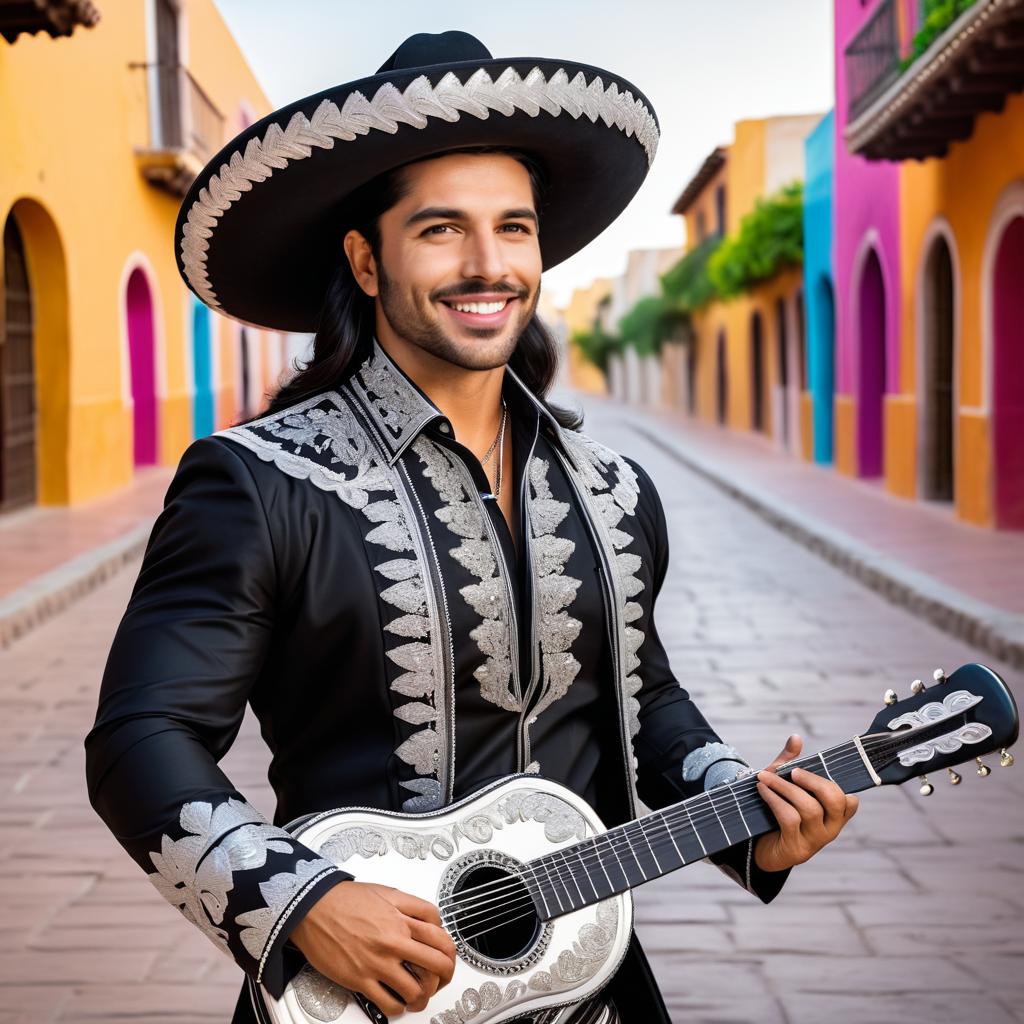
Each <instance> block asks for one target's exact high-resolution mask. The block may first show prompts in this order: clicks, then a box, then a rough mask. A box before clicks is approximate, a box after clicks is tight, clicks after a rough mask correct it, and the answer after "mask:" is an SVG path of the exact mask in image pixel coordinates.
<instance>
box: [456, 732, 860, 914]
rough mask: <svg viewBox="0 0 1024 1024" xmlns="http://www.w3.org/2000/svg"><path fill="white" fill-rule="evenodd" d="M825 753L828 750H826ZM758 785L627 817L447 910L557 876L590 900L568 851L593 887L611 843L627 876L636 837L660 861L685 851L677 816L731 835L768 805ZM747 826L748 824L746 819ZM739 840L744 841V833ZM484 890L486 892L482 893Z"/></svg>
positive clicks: (833, 770) (459, 898) (465, 908)
mask: <svg viewBox="0 0 1024 1024" xmlns="http://www.w3.org/2000/svg"><path fill="white" fill-rule="evenodd" d="M824 753H827V751H826V752H824ZM817 760H820V757H819V755H818V754H814V755H808V756H807V757H804V758H800V759H797V760H794V761H792V762H789V763H787V764H786V765H783V766H780V767H781V768H786V769H790V770H791V769H792V768H795V767H802V765H801V762H805V763H808V762H811V761H817ZM858 761H860V756H859V754H854V753H848V754H847V755H844V756H843V757H842V758H840V759H838V760H836V761H835V762H833V764H831V765H829V768H828V771H829V773H830V774H832V775H833V776H834V775H835V774H837V773H838V774H844V771H843V769H844V768H846V767H847V766H848V765H849V764H850V763H851V762H858ZM756 785H757V779H756V775H752V776H751V777H750V781H749V782H748V783H747V784H746V785H745V786H744V785H743V784H742V783H739V784H734V785H733V786H732V787H730V790H729V791H728V792H729V795H731V796H732V797H733V802H732V803H730V804H729V807H728V808H723V809H721V810H720V809H719V808H718V807H717V806H716V805H715V801H714V799H713V795H724V793H725V792H726V791H725V790H724V789H716V790H714V791H711V790H709V791H708V792H707V793H705V794H700V795H699V797H692V798H690V800H688V801H684V802H683V804H682V805H679V806H678V807H677V808H676V809H675V810H669V809H666V810H667V813H663V814H662V815H661V816H660V819H659V818H653V820H652V817H648V818H647V819H646V820H647V821H648V822H649V823H650V825H649V828H647V829H645V828H644V827H643V824H642V822H643V821H644V819H639V820H638V821H633V822H629V823H627V825H625V826H621V827H620V829H616V830H613V831H612V832H610V833H603V834H600V835H599V836H595V837H591V838H590V839H588V840H583V841H582V842H579V843H577V844H574V845H573V846H571V847H566V848H564V849H562V850H556V851H553V852H552V854H548V855H545V856H544V857H543V858H538V859H537V860H535V861H532V862H530V864H529V865H527V867H528V868H529V871H530V876H531V877H530V878H526V877H524V876H518V877H515V878H512V879H504V880H502V881H501V882H500V883H498V884H496V883H494V882H491V883H484V884H482V885H480V886H474V887H472V888H473V890H481V889H482V890H486V892H483V893H481V894H480V896H474V897H471V898H469V899H466V898H465V896H464V894H465V893H468V892H471V891H472V890H470V889H465V890H462V891H461V892H460V893H456V894H454V895H453V896H452V897H449V898H448V899H447V900H445V901H442V902H443V904H444V907H445V912H446V914H447V915H448V916H453V915H455V914H458V916H459V917H460V918H462V919H463V920H472V919H473V918H475V917H479V916H480V914H479V908H480V907H482V906H485V905H487V904H491V903H494V902H496V901H498V900H501V899H503V896H502V895H501V894H502V892H503V891H504V892H506V893H508V892H509V890H515V889H522V888H524V887H525V888H526V890H527V891H528V892H530V891H531V890H530V886H529V881H530V880H532V881H533V882H535V883H536V884H537V886H538V889H539V887H540V885H541V884H542V883H543V882H544V881H546V882H547V883H548V884H549V885H550V886H551V892H552V895H553V896H554V897H555V898H556V899H558V893H557V890H556V889H555V888H554V886H555V881H556V879H557V881H558V882H559V883H561V886H562V889H563V891H564V892H565V894H566V896H567V897H568V898H569V902H570V905H571V906H573V905H574V902H575V901H574V900H573V898H572V897H571V895H570V887H569V883H570V882H571V884H572V885H573V886H575V888H576V889H577V891H578V892H579V894H580V898H581V899H584V900H585V898H584V897H583V893H582V890H581V889H580V885H579V883H578V881H577V880H576V877H575V875H573V873H572V870H573V868H572V865H570V864H569V861H568V858H569V856H571V855H573V853H575V856H576V859H577V860H578V861H579V862H580V864H581V866H582V867H583V868H584V870H585V871H586V872H587V874H588V881H589V882H590V885H591V888H594V886H593V881H592V879H591V878H590V868H591V867H593V866H595V864H596V865H597V866H599V867H600V868H601V870H602V871H603V872H604V873H605V875H606V878H607V867H606V865H605V864H604V862H603V860H601V857H600V853H601V852H602V850H608V849H610V850H611V851H612V852H613V854H614V855H615V856H616V860H617V861H618V866H619V870H620V871H621V872H622V873H623V876H624V877H628V876H626V875H625V871H624V869H623V866H622V861H621V859H620V858H619V852H622V853H623V854H625V855H627V856H629V857H632V859H633V860H634V862H636V863H637V865H638V866H640V862H639V859H638V857H637V855H636V850H635V849H634V846H633V842H632V841H631V840H633V839H635V840H636V842H637V844H638V846H639V848H640V849H643V846H644V845H645V844H646V846H647V847H648V849H649V850H650V851H651V854H652V856H653V858H654V860H655V863H656V864H658V858H657V852H656V850H658V849H660V850H662V851H669V850H673V849H674V851H675V853H676V854H677V856H679V857H680V858H681V859H682V854H681V852H680V851H679V849H678V845H677V844H676V843H675V837H674V836H673V834H672V832H671V830H670V829H669V824H670V823H671V822H673V821H675V822H681V821H682V820H683V818H689V819H690V823H691V825H693V826H694V828H693V832H694V833H695V834H696V827H695V826H696V824H697V822H710V821H711V820H712V819H717V820H718V822H719V824H720V826H721V827H722V829H723V832H724V833H725V835H726V838H729V834H728V830H727V828H726V823H727V822H728V823H729V824H735V823H736V822H737V821H743V810H744V809H746V810H747V811H748V812H749V811H751V810H753V809H763V808H764V807H765V806H766V805H765V803H764V801H763V800H762V799H761V797H760V796H759V795H757V793H756ZM737 790H740V791H741V792H742V793H743V799H742V800H741V799H740V797H739V795H738V794H737ZM751 796H753V797H754V799H753V800H750V799H749V797H751ZM690 801H693V805H694V806H693V810H691V809H690V808H689V807H687V806H685V805H686V804H689V803H690ZM697 804H706V805H707V806H708V807H710V809H711V813H706V809H705V812H703V813H702V812H701V811H700V810H699V809H698V807H697ZM693 811H697V813H696V814H695V813H693ZM744 828H745V829H746V823H745V822H744ZM616 833H620V834H616ZM681 838H682V837H681ZM652 840H653V841H652ZM698 841H699V836H698ZM739 841H740V842H742V839H741V840H739ZM581 848H583V849H581ZM556 855H557V856H559V857H561V863H558V862H557V861H555V860H554V859H553V858H554V857H555V856H556ZM585 857H586V858H590V860H591V863H590V865H588V864H587V862H586V860H585ZM563 867H564V868H565V869H566V870H567V871H569V876H568V878H567V876H566V875H565V874H564V873H563V870H562V869H563ZM611 867H612V870H614V869H615V865H614V864H613V865H611ZM541 868H542V869H543V875H541V873H540V870H539V869H541ZM642 871H643V868H642V867H641V872H642ZM659 873H660V868H659ZM608 881H609V884H611V880H610V878H608ZM595 892H596V889H595ZM481 896H482V897H484V898H480V897H481ZM487 897H490V898H487ZM530 902H531V903H532V902H534V901H533V900H531V901H530ZM573 909H574V906H573ZM469 911H477V913H471V912H469Z"/></svg>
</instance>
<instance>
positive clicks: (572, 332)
mask: <svg viewBox="0 0 1024 1024" xmlns="http://www.w3.org/2000/svg"><path fill="white" fill-rule="evenodd" d="M611 293H612V279H611V278H610V277H598V278H595V279H594V280H593V281H591V282H590V284H589V285H587V287H586V288H576V289H574V290H573V293H572V295H571V296H570V298H569V304H568V305H567V306H566V307H565V309H563V310H562V317H563V319H564V320H565V325H566V330H567V332H568V335H569V344H568V359H567V366H566V371H567V373H568V377H569V383H570V384H571V385H572V387H574V388H576V389H577V390H578V391H585V392H588V393H590V394H595V395H596V394H604V392H605V390H606V388H605V379H604V374H603V373H601V371H600V370H599V369H598V368H597V367H596V366H594V364H593V363H591V362H588V361H587V360H586V359H585V358H584V356H583V353H582V352H580V350H579V346H578V345H576V344H574V343H573V340H572V339H573V338H574V337H575V336H576V335H577V334H579V333H582V332H585V331H591V330H593V328H594V324H595V322H596V321H597V317H598V310H599V307H600V305H601V303H602V302H604V301H606V300H607V299H608V298H609V297H610V296H611Z"/></svg>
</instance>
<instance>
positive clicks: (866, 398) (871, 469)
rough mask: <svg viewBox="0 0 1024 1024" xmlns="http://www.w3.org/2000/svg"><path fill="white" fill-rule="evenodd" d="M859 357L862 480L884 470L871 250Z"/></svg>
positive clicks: (879, 303) (862, 286)
mask: <svg viewBox="0 0 1024 1024" xmlns="http://www.w3.org/2000/svg"><path fill="white" fill-rule="evenodd" d="M857 297H858V304H857V309H858V311H859V317H858V339H857V340H858V355H859V363H858V365H859V370H860V372H859V375H858V380H857V466H858V470H859V473H860V475H861V476H865V477H871V476H879V475H880V474H881V472H882V467H883V455H882V451H883V415H884V412H883V403H884V400H885V399H884V395H885V347H886V346H885V282H884V281H883V279H882V265H881V263H880V262H879V260H878V254H877V253H876V252H875V250H874V249H871V250H869V252H868V254H867V258H866V259H865V260H864V266H863V268H862V270H861V275H860V281H859V283H858V288H857Z"/></svg>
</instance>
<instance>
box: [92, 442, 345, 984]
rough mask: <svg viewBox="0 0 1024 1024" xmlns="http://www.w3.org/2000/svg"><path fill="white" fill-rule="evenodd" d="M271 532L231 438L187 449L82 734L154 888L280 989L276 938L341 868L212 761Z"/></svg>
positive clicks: (262, 632)
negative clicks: (269, 814) (271, 817)
mask: <svg viewBox="0 0 1024 1024" xmlns="http://www.w3.org/2000/svg"><path fill="white" fill-rule="evenodd" d="M276 598H277V572H276V566H275V561H274V548H273V541H272V536H271V533H270V528H269V525H268V521H267V518H266V515H265V513H264V507H263V504H262V502H261V499H260V495H259V493H258V491H257V488H256V485H255V481H254V480H253V477H252V475H251V473H250V471H249V469H248V467H247V466H246V464H245V462H244V461H243V459H242V457H241V455H240V454H239V453H238V452H237V451H235V450H234V449H233V448H232V447H231V444H230V442H228V441H224V440H222V439H219V438H216V437H214V438H205V439H203V440H200V441H197V442H195V443H194V444H193V445H192V446H191V447H190V448H189V450H188V451H187V452H186V453H185V455H184V456H183V458H182V461H181V464H180V465H179V467H178V471H177V473H176V475H175V477H174V480H173V481H172V483H171V486H170V489H169V491H168V494H167V499H166V501H165V505H164V509H163V512H162V513H161V515H160V516H159V518H158V519H157V521H156V524H155V526H154V528H153V532H152V534H151V536H150V540H149V544H148V546H147V549H146V554H145V557H144V560H143V563H142V568H141V570H140V572H139V577H138V580H137V582H136V584H135V588H134V591H133V592H132V596H131V599H130V601H129V603H128V608H127V610H126V611H125V614H124V617H123V619H122V620H121V624H120V626H119V627H118V630H117V633H116V635H115V637H114V642H113V646H112V647H111V650H110V654H109V656H108V659H107V664H106V669H105V671H104V674H103V682H102V686H101V690H100V698H99V709H98V712H97V716H96V723H95V725H94V727H93V729H92V730H91V731H90V733H89V735H88V736H87V737H86V740H85V748H86V773H87V779H88V787H89V799H90V801H91V803H92V805H93V807H94V808H95V809H96V811H97V813H98V814H99V815H100V817H102V818H103V820H104V821H105V822H106V824H107V826H108V827H109V828H110V830H111V832H112V833H113V834H114V836H115V838H116V839H117V840H118V842H120V843H121V845H122V846H123V847H124V848H125V850H127V852H128V853H129V854H130V855H131V856H132V857H133V858H134V859H135V861H136V862H137V863H138V864H139V865H140V867H142V869H143V870H144V871H146V872H147V873H148V876H149V879H150V881H151V882H152V883H153V884H154V885H155V886H156V889H157V891H158V892H159V893H160V894H161V895H162V896H163V897H164V898H165V899H166V900H168V902H170V903H171V904H172V905H173V906H175V907H177V908H178V910H179V911H181V913H182V914H184V916H185V917H186V918H187V919H188V920H190V921H191V922H192V923H193V924H195V925H196V926H197V927H198V928H199V930H200V931H202V932H203V933H204V934H205V935H207V936H208V937H209V938H210V939H211V940H212V941H213V942H214V944H215V945H217V946H218V947H220V948H221V949H222V950H224V951H225V952H226V953H228V954H229V955H230V956H232V957H233V958H234V960H235V961H236V962H237V963H238V965H239V966H240V967H241V968H242V969H243V970H244V971H245V972H246V974H248V975H250V976H251V977H252V978H254V979H255V980H257V981H262V983H263V984H264V985H266V986H267V988H268V989H269V990H270V991H271V992H272V993H273V994H275V995H278V996H279V995H280V994H281V991H282V989H283V986H284V982H285V980H286V979H285V978H284V963H283V947H284V944H285V942H286V940H287V938H288V935H289V934H290V932H291V930H292V929H293V928H294V927H295V925H296V924H297V923H298V922H299V921H300V920H301V919H302V915H303V914H304V913H305V912H306V910H308V908H309V907H310V906H312V904H313V903H314V902H316V900H317V899H319V898H320V897H321V896H322V895H323V894H324V892H326V891H327V889H329V888H330V887H331V886H333V885H335V884H337V883H338V882H340V881H344V880H345V879H349V878H351V877H352V875H350V874H347V873H345V872H343V871H341V870H339V869H338V868H337V867H336V866H335V865H333V864H332V863H330V862H329V861H327V860H325V859H323V858H321V857H320V856H319V855H318V854H316V853H314V852H313V851H312V850H310V849H308V848H307V847H305V846H303V845H302V844H301V843H300V842H298V841H296V840H295V839H292V838H291V836H290V835H289V834H288V833H287V832H286V831H285V830H284V829H281V828H277V827H275V826H274V825H271V824H268V823H267V822H266V821H265V820H264V818H263V817H262V816H261V815H260V813H259V812H258V811H256V810H255V809H254V808H253V807H252V806H251V805H250V804H249V803H247V802H246V800H245V798H244V797H243V796H242V794H241V793H239V792H238V791H237V790H236V789H235V787H234V786H233V785H232V784H231V781H230V779H228V778H227V776H226V775H225V774H224V773H223V772H222V771H221V770H220V768H218V766H217V762H218V761H219V760H220V759H221V758H222V757H223V756H224V754H225V753H226V752H227V750H228V748H229V747H230V746H231V743H232V742H233V741H234V738H235V736H236V735H237V733H238V729H239V727H240V725H241V722H242V717H243V714H244V712H245V705H246V701H247V699H248V695H249V692H250V690H251V688H252V686H253V684H254V682H255V681H256V679H257V677H258V676H259V673H260V670H261V667H262V665H263V661H264V658H265V656H266V653H267V650H268V645H269V644H270V641H271V636H272V633H273V626H274V619H275V611H276V609H275V601H276Z"/></svg>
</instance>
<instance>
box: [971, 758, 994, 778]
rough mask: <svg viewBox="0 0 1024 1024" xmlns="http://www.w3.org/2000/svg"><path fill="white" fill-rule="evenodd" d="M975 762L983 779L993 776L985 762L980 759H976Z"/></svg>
mask: <svg viewBox="0 0 1024 1024" xmlns="http://www.w3.org/2000/svg"><path fill="white" fill-rule="evenodd" d="M974 760H975V761H977V762H978V774H979V775H980V776H981V777H982V778H985V776H986V775H991V774H992V769H991V768H989V766H988V765H987V764H985V762H984V761H982V759H981V758H980V757H976V758H975V759H974Z"/></svg>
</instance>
